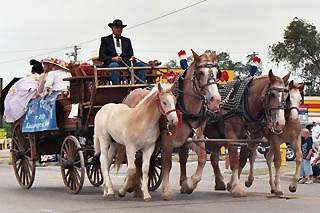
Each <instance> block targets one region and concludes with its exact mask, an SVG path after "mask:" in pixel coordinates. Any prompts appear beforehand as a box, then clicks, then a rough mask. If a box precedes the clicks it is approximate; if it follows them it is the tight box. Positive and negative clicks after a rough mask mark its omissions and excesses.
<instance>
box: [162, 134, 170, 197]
mask: <svg viewBox="0 0 320 213" xmlns="http://www.w3.org/2000/svg"><path fill="white" fill-rule="evenodd" d="M160 137H161V157H162V175H163V176H162V193H163V194H162V198H163V199H164V200H171V199H172V194H171V192H170V190H169V174H170V170H171V166H172V144H171V143H169V142H170V140H169V138H168V137H169V136H167V135H166V133H162V134H161V136H160Z"/></svg>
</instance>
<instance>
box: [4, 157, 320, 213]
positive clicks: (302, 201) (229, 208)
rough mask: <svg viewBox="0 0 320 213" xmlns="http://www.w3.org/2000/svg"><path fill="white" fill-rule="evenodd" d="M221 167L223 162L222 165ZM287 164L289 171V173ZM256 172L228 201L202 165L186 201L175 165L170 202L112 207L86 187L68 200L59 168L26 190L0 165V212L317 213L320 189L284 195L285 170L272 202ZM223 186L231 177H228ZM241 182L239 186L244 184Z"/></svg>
mask: <svg viewBox="0 0 320 213" xmlns="http://www.w3.org/2000/svg"><path fill="white" fill-rule="evenodd" d="M221 163H222V162H221ZM195 165H196V163H195V162H190V163H188V174H190V173H191V171H194V169H195ZM292 165H293V164H292V163H289V165H288V167H290V166H291V167H292ZM256 167H257V168H260V171H259V172H258V173H259V174H258V175H257V176H256V178H255V182H254V185H253V186H252V187H251V188H249V189H247V188H246V189H245V190H246V191H247V197H243V198H232V197H231V196H230V194H229V193H228V192H227V191H223V192H216V191H214V185H213V175H212V169H211V166H210V164H209V162H208V163H207V164H206V167H205V170H204V174H203V179H202V181H201V182H200V183H199V185H198V187H197V189H196V190H195V191H194V192H193V193H192V194H190V195H186V194H180V188H179V184H178V183H179V164H178V163H173V168H172V173H171V176H170V181H171V186H172V192H173V200H172V201H163V200H162V198H161V189H158V190H157V191H155V192H152V193H151V196H152V201H151V202H143V201H142V199H141V198H134V197H133V195H132V194H127V196H126V197H125V198H120V197H116V199H115V200H114V201H109V200H106V199H104V198H103V197H102V190H101V188H99V187H98V188H95V187H93V186H91V185H90V183H89V181H88V180H86V181H85V185H84V187H83V189H82V191H81V192H80V194H78V195H73V194H69V193H68V192H67V191H66V190H65V189H64V185H63V181H62V178H61V174H60V169H59V167H57V166H48V167H38V168H37V171H36V179H35V182H34V185H33V187H32V188H31V189H29V190H23V189H21V188H20V187H19V185H18V183H17V181H16V179H15V176H14V173H13V170H12V167H11V166H9V165H5V164H1V165H0V180H1V181H0V212H1V213H2V212H5V213H7V212H10V213H11V212H12V213H29V212H30V213H31V212H37V213H38V212H39V213H64V212H65V213H71V212H86V213H91V212H130V213H131V212H132V213H135V212H137V213H144V212H146V213H147V212H148V213H149V212H152V213H158V212H159V213H164V212H166V211H170V212H184V213H188V212H210V213H211V212H219V213H220V212H228V213H230V212H237V213H241V212H246V213H248V212H272V213H275V212H308V213H310V212H319V202H320V196H319V195H320V184H317V183H314V184H308V185H299V188H298V191H297V192H296V193H294V194H292V193H290V192H289V191H288V185H289V183H290V182H289V181H290V171H288V169H284V170H285V173H283V175H282V176H283V177H282V178H281V181H282V189H283V191H284V192H285V195H286V197H285V198H283V199H279V198H270V196H269V195H270V194H269V185H268V177H267V175H266V174H263V172H261V171H262V170H261V169H262V168H265V167H266V164H265V162H264V161H263V160H259V161H258V162H257V164H256ZM124 174H125V167H123V168H122V169H121V170H120V173H119V174H118V175H115V173H114V172H113V173H112V181H113V182H114V187H115V189H116V190H117V189H118V188H119V186H120V184H121V183H122V182H123V180H124ZM225 176H226V180H228V179H229V178H230V175H228V174H226V175H225ZM244 179H245V178H244V177H242V179H241V183H242V184H243V182H244Z"/></svg>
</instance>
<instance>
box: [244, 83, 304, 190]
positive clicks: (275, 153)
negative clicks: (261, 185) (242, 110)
mask: <svg viewBox="0 0 320 213" xmlns="http://www.w3.org/2000/svg"><path fill="white" fill-rule="evenodd" d="M303 89H304V84H303V83H294V81H290V83H289V95H288V98H287V101H286V109H285V117H286V125H285V127H284V129H283V132H282V133H281V134H268V135H267V136H266V137H267V138H268V141H269V143H270V145H271V148H270V149H269V152H268V153H267V156H266V158H267V164H268V169H269V184H270V188H271V193H272V194H273V193H274V194H275V195H278V196H281V195H283V192H282V191H281V187H280V163H281V162H280V161H281V159H280V144H281V143H283V142H288V143H290V144H291V145H292V146H293V148H294V151H295V155H296V159H295V161H296V169H295V174H294V176H293V177H292V181H291V184H290V186H289V190H290V192H296V190H297V182H298V179H299V176H300V164H301V160H302V153H301V137H300V132H301V124H300V119H299V106H300V103H301V100H302V97H301V92H302V91H303ZM247 157H248V158H249V162H250V172H249V176H248V179H247V181H246V186H247V187H250V186H251V185H252V182H253V180H254V176H253V167H254V161H255V157H256V147H253V148H252V149H250V150H249V149H241V154H240V164H241V168H242V169H243V167H244V166H245V164H246V162H247ZM272 160H274V166H275V178H274V179H273V176H272V170H271V163H272Z"/></svg>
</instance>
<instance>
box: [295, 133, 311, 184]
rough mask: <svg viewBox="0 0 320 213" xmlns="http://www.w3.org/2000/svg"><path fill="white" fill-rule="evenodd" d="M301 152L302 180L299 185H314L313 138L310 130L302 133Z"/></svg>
mask: <svg viewBox="0 0 320 213" xmlns="http://www.w3.org/2000/svg"><path fill="white" fill-rule="evenodd" d="M301 151H302V156H303V159H302V162H301V171H300V176H301V179H300V180H299V182H298V183H306V184H309V183H312V167H311V162H310V159H311V156H312V155H313V150H312V138H311V137H310V132H309V130H308V129H306V128H305V129H302V131H301Z"/></svg>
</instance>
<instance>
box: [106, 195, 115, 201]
mask: <svg viewBox="0 0 320 213" xmlns="http://www.w3.org/2000/svg"><path fill="white" fill-rule="evenodd" d="M103 197H105V198H107V199H108V200H114V199H115V198H116V197H115V195H114V194H107V195H105V196H103Z"/></svg>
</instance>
